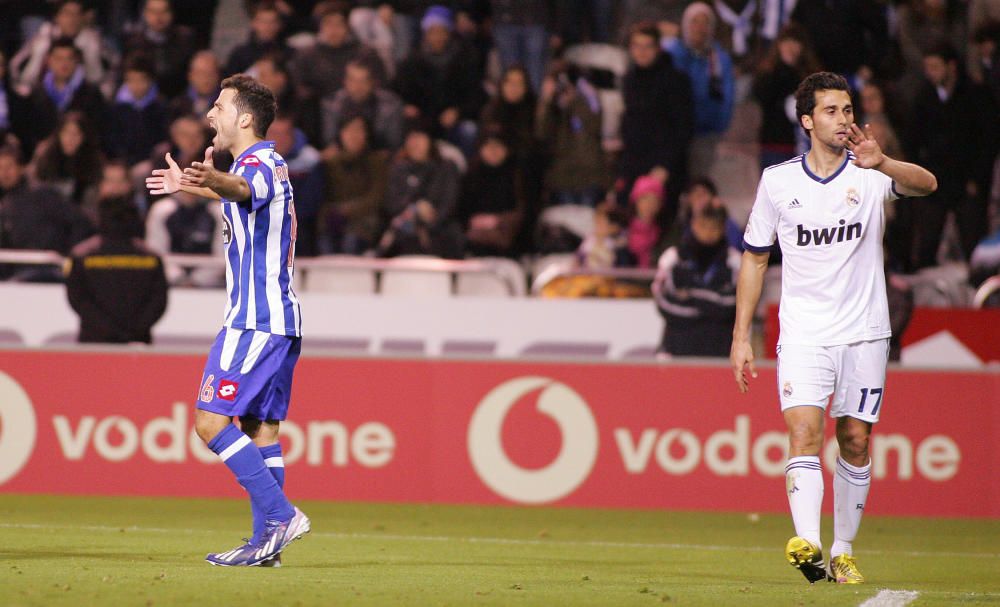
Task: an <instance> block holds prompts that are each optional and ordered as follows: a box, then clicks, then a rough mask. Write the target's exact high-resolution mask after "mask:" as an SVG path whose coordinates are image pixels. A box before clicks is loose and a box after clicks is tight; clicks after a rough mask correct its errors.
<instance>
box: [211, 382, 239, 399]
mask: <svg viewBox="0 0 1000 607" xmlns="http://www.w3.org/2000/svg"><path fill="white" fill-rule="evenodd" d="M239 387H240V385H239V384H238V383H236V382H234V381H228V380H225V379H220V380H219V390H218V391H217V392H216V393H215V395H216V396H218V397H219V398H221V399H222V400H233V399H234V398H236V390H238V389H239Z"/></svg>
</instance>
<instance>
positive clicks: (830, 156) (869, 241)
mask: <svg viewBox="0 0 1000 607" xmlns="http://www.w3.org/2000/svg"><path fill="white" fill-rule="evenodd" d="M795 100H796V114H797V115H798V116H799V122H800V126H801V127H802V128H803V129H804V130H805V131H806V132H807V133H808V134H809V138H810V140H811V143H812V147H811V149H810V151H809V152H808V153H807V154H804V155H803V156H800V157H797V158H794V159H792V160H789V161H787V162H784V163H781V164H778V165H775V166H772V167H768V168H767V169H764V172H763V174H762V175H761V179H760V184H759V185H758V186H757V199H756V201H755V202H754V205H753V210H752V211H751V213H750V219H749V221H748V224H747V229H746V233H745V235H744V246H745V252H744V254H743V259H742V263H741V267H740V273H739V278H738V283H737V290H736V299H737V303H736V324H735V327H734V329H733V344H732V348H731V350H730V362H731V363H732V367H733V372H734V374H735V377H736V383H737V385H738V387H739V390H740V392H741V393H745V392H746V391H747V390H748V389H749V378H748V376H747V373H746V370H748V371H749V375H750V376H751V377H756V376H757V372H756V369H755V367H754V354H753V350H752V348H751V346H750V323H751V318H752V316H753V310H754V309H755V308H756V306H757V302H758V300H759V299H760V293H761V285H762V283H763V279H764V271H765V269H766V268H767V258H768V250H769V248H770V247H771V245H772V244H773V243H774V241H775V237H777V240H778V243H779V244H780V246H781V252H782V288H781V302H780V310H779V321H780V336H779V339H778V391H779V399H780V402H781V411H782V414H783V415H784V418H785V423H786V425H787V427H788V434H789V454H788V455H789V458H788V464H787V466H786V468H785V487H786V491H787V493H788V504H789V507H790V509H791V512H792V521H793V523H794V525H795V537H793V538H792V539H790V540H789V541H788V544H787V546H786V556H787V558H788V560H789V562H790V563H791V564H792V566H793V567H795V568H797V569H799V570H800V571H801V572H802V573H803V574H804V575H805V577H806V579H808V580H809V581H810V582H815V581H817V580H820V579H824V578H828V579H831V580H832V581H837V582H840V583H849V584H850V583H854V584H857V583H861V582H863V581H864V578H863V576H862V575H861V573H860V572H859V571H858V567H857V564H856V562H855V560H854V556H853V554H852V549H851V542H852V541H853V540H854V538H855V535H856V534H857V531H858V526H859V525H860V523H861V514H862V512H863V511H864V507H865V501H866V499H867V496H868V487H869V484H870V482H871V460H870V459H869V456H868V440H869V436H870V434H871V430H872V424H874V423H875V422H877V421H878V419H879V415H880V414H881V409H882V404H883V397H884V396H885V394H884V389H885V385H884V384H885V368H886V362H887V360H888V353H889V334H890V330H889V306H888V303H887V301H886V292H885V276H884V275H883V267H882V235H883V232H884V228H885V213H884V210H883V203H884V202H885V201H887V200H893V199H895V198H898V197H905V196H925V195H927V194H930V193H931V192H933V191H934V190H935V189H936V188H937V180H936V179H935V177H934V175H932V174H931V173H930V172H928V171H927V170H925V169H923V168H922V167H919V166H917V165H914V164H909V163H906V162H900V161H898V160H894V159H892V158H889V157H887V156H886V155H884V154H883V153H882V150H881V148H880V147H879V145H878V143H877V142H876V141H875V139H874V138H873V137H872V136H871V134H870V131H869V130H868V129H865V130H864V131H863V130H861V129H860V128H858V126H857V125H856V124H854V110H853V106H852V104H851V97H850V94H849V92H848V85H847V82H846V81H845V80H844V78H842V77H841V76H838V75H836V74H832V73H830V72H820V73H816V74H812V75H811V76H809V77H807V78H806V79H805V80H803V81H802V83H801V84H800V85H799V88H798V90H797V91H796V93H795ZM929 128H933V127H929ZM831 397H832V399H831ZM828 401H829V406H830V416H831V417H833V418H835V419H836V420H837V421H836V424H837V431H836V434H837V441H838V443H839V447H840V453H839V457H838V458H837V463H836V470H835V471H834V478H833V503H834V540H833V545H832V546H831V547H830V552H829V554H830V556H831V561H830V572H829V573H827V571H826V565H825V564H824V560H823V552H822V544H821V542H820V535H819V533H820V510H821V506H822V503H823V473H822V469H821V467H820V458H819V455H820V448H821V445H822V441H823V413H824V410H825V409H826V407H827V404H828Z"/></svg>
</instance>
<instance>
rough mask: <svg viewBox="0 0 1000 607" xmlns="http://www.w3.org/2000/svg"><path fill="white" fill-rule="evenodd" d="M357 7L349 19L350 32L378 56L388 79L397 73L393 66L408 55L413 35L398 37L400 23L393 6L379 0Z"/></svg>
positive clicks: (364, 2)
mask: <svg viewBox="0 0 1000 607" xmlns="http://www.w3.org/2000/svg"><path fill="white" fill-rule="evenodd" d="M357 4H359V6H355V7H354V8H352V9H351V13H350V16H349V17H348V21H349V22H350V25H351V31H353V32H354V35H355V36H357V37H358V40H359V41H360V42H361V43H362V44H365V45H368V46H369V47H371V48H372V49H373V50H374V51H375V52H376V53H377V54H378V56H379V58H380V59H381V60H382V65H384V66H385V71H386V74H387V76H388V77H389V78H392V77H393V76H394V75H395V74H396V64H397V63H398V62H399V61H402V60H403V58H404V57H406V55H407V54H409V52H410V48H409V42H410V41H412V35H411V34H406V35H404V36H400V35H399V34H398V32H399V29H400V27H401V25H402V24H401V22H400V18H399V16H398V15H397V14H396V10H395V9H394V8H393V6H392V4H389V3H388V2H382V1H381V0H376V1H368V2H366V1H362V2H358V3H357ZM366 5H367V6H366Z"/></svg>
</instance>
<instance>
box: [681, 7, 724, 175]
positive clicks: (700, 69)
mask: <svg viewBox="0 0 1000 607" xmlns="http://www.w3.org/2000/svg"><path fill="white" fill-rule="evenodd" d="M715 23H716V17H715V12H714V11H713V10H712V7H710V6H709V5H707V4H705V3H704V2H695V3H693V4H690V5H689V6H688V7H687V8H686V9H684V17H683V19H682V20H681V36H680V38H675V39H674V40H673V41H672V42H670V43H669V44H668V45H667V50H668V51H669V52H670V54H671V55H672V56H673V60H674V65H675V66H677V69H679V70H680V71H682V72H684V73H685V74H687V75H688V78H690V80H691V93H692V96H693V99H694V118H695V123H694V138H693V139H692V140H691V147H690V149H689V153H688V168H689V170H690V171H691V174H692V175H710V174H711V173H712V167H713V165H714V164H715V154H716V148H717V147H718V144H719V141H720V140H721V139H722V135H723V134H724V133H725V132H726V130H727V129H728V128H729V122H730V120H731V119H732V117H733V102H734V99H735V87H736V77H735V74H734V73H733V60H732V58H731V57H730V56H729V53H727V52H726V51H725V49H723V48H722V45H721V44H719V43H718V41H717V40H716V39H715Z"/></svg>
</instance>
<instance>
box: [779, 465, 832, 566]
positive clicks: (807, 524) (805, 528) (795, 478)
mask: <svg viewBox="0 0 1000 607" xmlns="http://www.w3.org/2000/svg"><path fill="white" fill-rule="evenodd" d="M785 491H786V492H787V493H788V507H789V509H790V510H791V511H792V522H793V523H794V524H795V535H797V536H799V537H801V538H803V539H806V540H809V541H810V542H812V543H814V544H816V545H817V546H819V547H820V548H822V547H823V544H822V543H821V542H820V541H819V520H820V510H821V508H822V507H823V469H822V468H821V467H820V465H819V456H817V455H802V456H799V457H790V458H788V464H787V465H786V466H785Z"/></svg>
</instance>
